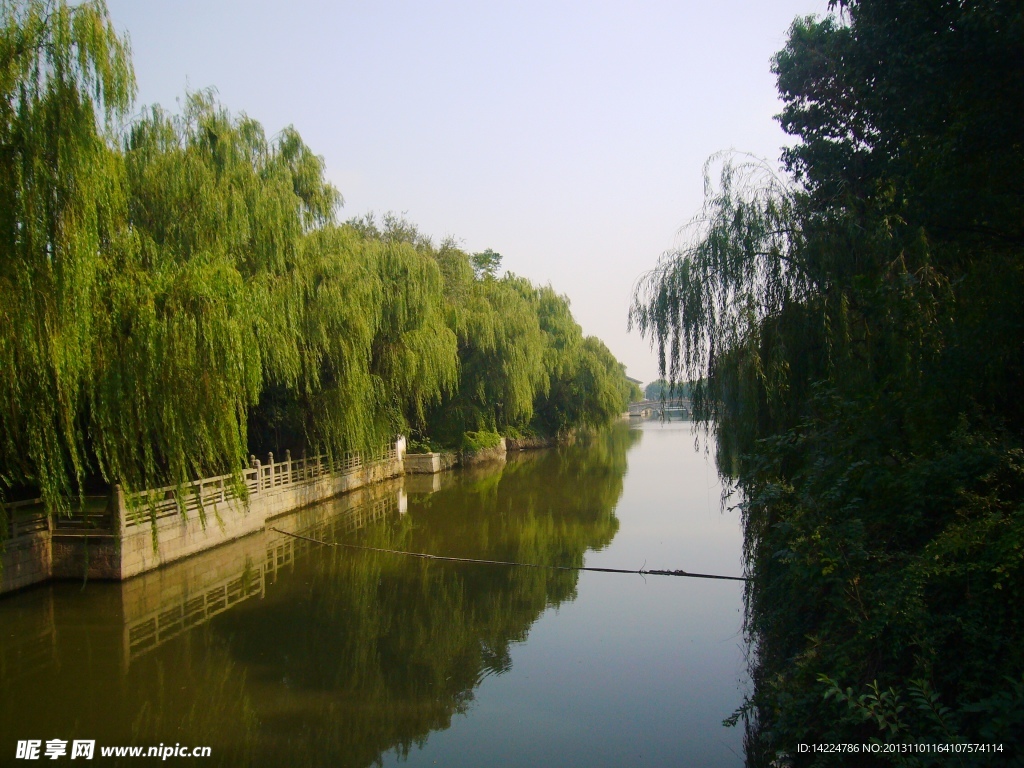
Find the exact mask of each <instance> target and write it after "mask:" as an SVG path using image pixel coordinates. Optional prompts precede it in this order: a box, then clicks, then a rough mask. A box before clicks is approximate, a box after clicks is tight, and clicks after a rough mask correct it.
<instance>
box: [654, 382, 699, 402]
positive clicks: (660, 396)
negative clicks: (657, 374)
mask: <svg viewBox="0 0 1024 768" xmlns="http://www.w3.org/2000/svg"><path fill="white" fill-rule="evenodd" d="M692 393H693V384H692V383H690V382H689V381H684V382H682V383H678V382H677V383H676V384H675V385H671V384H669V383H668V382H667V381H665V379H657V380H656V381H652V382H651V383H650V384H648V385H647V386H646V387H644V392H643V395H644V397H645V398H646V399H648V400H667V399H669V398H672V397H691V396H692Z"/></svg>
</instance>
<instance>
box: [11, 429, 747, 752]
mask: <svg viewBox="0 0 1024 768" xmlns="http://www.w3.org/2000/svg"><path fill="white" fill-rule="evenodd" d="M719 497H720V486H719V484H718V480H717V475H716V473H715V470H714V466H713V461H712V460H711V459H710V458H709V457H708V456H707V455H706V454H705V452H704V451H703V450H701V449H695V447H694V435H693V433H692V432H691V427H690V424H689V423H688V422H670V423H666V424H662V423H657V422H648V423H646V424H645V425H644V426H643V427H641V428H632V429H630V428H628V427H627V426H626V425H625V424H622V425H619V426H618V427H616V428H615V429H613V430H610V431H609V432H607V433H605V434H603V435H601V436H599V437H597V438H594V439H591V440H588V441H581V442H579V443H577V444H576V445H573V446H569V447H565V448H560V449H557V450H546V451H537V452H528V453H523V454H513V455H510V460H509V461H508V463H507V464H505V465H504V466H492V467H484V468H476V469H472V470H457V471H454V472H450V473H446V474H444V475H442V476H433V477H422V476H420V477H407V478H405V479H404V480H397V481H391V482H388V483H384V484H382V485H379V486H375V487H374V488H371V489H363V490H361V491H357V492H355V493H353V494H349V495H347V496H345V497H341V498H338V499H335V500H332V501H330V502H328V503H325V504H321V505H319V506H317V507H312V508H309V509H306V510H301V511H299V512H296V513H294V515H295V516H296V517H295V519H294V520H293V521H292V522H293V523H294V524H293V525H291V526H289V528H290V529H292V530H298V531H301V532H302V534H303V535H305V536H308V537H310V538H313V539H317V540H321V541H327V542H333V543H339V544H348V545H357V546H359V547H374V548H377V549H391V550H404V551H415V552H426V553H433V554H438V555H446V556H453V557H462V558H474V559H488V560H502V561H516V562H521V563H532V564H538V565H559V566H581V565H586V566H588V567H611V568H623V569H643V568H647V569H650V568H662V569H685V570H688V571H692V572H703V573H718V574H725V575H739V574H740V570H741V566H740V551H741V535H740V528H739V522H738V520H737V516H736V513H734V512H724V513H723V512H722V511H721V509H720V502H719ZM741 607H742V584H741V582H737V581H709V580H704V579H689V578H680V577H667V576H653V575H646V576H640V575H622V574H610V573H598V572H580V571H575V570H555V569H547V568H527V567H509V566H503V565H482V564H473V563H453V562H437V561H429V560H421V559H414V558H409V557H404V556H400V555H395V554H391V553H387V552H380V551H373V550H369V549H357V548H353V547H345V546H320V545H317V544H313V543H310V542H309V541H307V540H305V539H297V538H295V537H292V536H287V535H284V534H281V533H277V532H275V531H272V530H268V531H266V532H265V533H263V534H259V535H256V536H250V537H247V538H246V539H242V540H239V541H236V542H233V543H231V544H228V545H226V546H224V547H220V548H218V549H217V550H213V551H211V552H207V553H204V554H203V555H200V556H198V557H194V558H190V559H188V560H186V561H183V562H180V563H177V564H174V565H172V566H170V567H167V568H164V569H161V570H159V571H156V572H152V573H150V574H146V575H144V576H142V577H139V578H136V579H133V580H130V581H128V582H123V583H119V584H114V583H98V582H90V583H88V584H82V583H81V582H77V583H70V582H65V583H55V584H49V585H44V586H40V587H37V588H33V589H29V590H25V591H22V592H20V593H16V594H14V595H9V596H6V597H4V598H0V695H2V698H0V750H2V752H0V764H7V763H8V762H13V758H14V755H15V749H16V744H17V741H19V740H28V739H37V740H40V741H41V742H42V743H43V745H44V746H45V743H46V741H47V740H51V739H62V740H67V741H69V742H70V741H71V740H74V739H85V740H95V742H96V745H97V746H96V759H95V761H94V763H93V764H107V763H108V762H114V761H106V762H105V761H104V760H103V759H102V758H101V757H100V748H101V747H103V746H143V747H149V746H157V745H181V746H188V747H194V746H209V747H210V748H211V753H212V757H211V758H210V759H205V760H195V759H193V760H190V761H188V762H190V763H191V764H197V763H198V764H209V765H221V764H223V765H257V766H278V765H280V766H299V767H301V766H358V767H360V768H361V767H362V766H369V765H373V764H375V763H378V764H380V763H382V764H383V765H385V766H399V765H402V766H421V765H423V766H435V765H437V766H549V765H550V766H586V767H587V768H597V767H600V766H632V765H647V766H676V765H702V766H739V765H742V762H743V761H742V732H741V730H740V729H737V728H726V727H723V726H722V720H723V718H725V717H727V716H728V715H729V714H730V713H731V712H732V711H733V710H734V709H735V708H736V707H737V706H738V705H739V703H740V701H741V699H742V695H743V690H744V689H745V685H746V675H745V671H744V670H745V665H744V659H743V644H742V636H741V633H740V626H741V618H742V614H741ZM8 758H11V759H10V760H9V759H8ZM64 759H68V758H67V757H65V758H64ZM154 759H155V758H150V760H149V761H146V760H142V761H141V762H140V761H139V760H138V759H135V760H125V761H124V763H125V764H146V763H147V762H153V760H154ZM169 762H172V763H173V762H175V760H174V759H173V758H172V759H171V760H170V761H169Z"/></svg>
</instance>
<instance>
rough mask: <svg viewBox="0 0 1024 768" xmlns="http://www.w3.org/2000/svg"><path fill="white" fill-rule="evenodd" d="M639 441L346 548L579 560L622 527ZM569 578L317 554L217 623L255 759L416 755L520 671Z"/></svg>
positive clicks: (416, 503)
mask: <svg viewBox="0 0 1024 768" xmlns="http://www.w3.org/2000/svg"><path fill="white" fill-rule="evenodd" d="M640 434H641V433H640V432H639V431H635V430H634V431H630V430H628V429H622V428H619V429H615V430H612V431H610V432H607V433H605V434H602V435H600V436H598V437H595V438H592V439H590V440H587V441H585V442H581V443H580V444H577V445H573V446H569V447H565V448H561V449H558V450H557V451H546V452H542V453H534V454H526V455H523V456H519V457H513V459H512V460H511V461H510V462H509V463H508V464H506V465H505V466H504V467H501V468H484V469H479V470H474V471H466V472H462V473H460V477H459V481H458V482H457V483H455V484H453V485H451V486H450V487H448V488H446V489H444V490H441V491H439V492H437V493H435V494H433V495H430V496H426V497H415V496H414V497H413V498H411V500H410V505H409V514H407V515H404V516H401V517H399V518H393V519H389V520H387V521H384V522H382V523H380V524H377V525H373V526H370V527H368V528H366V529H363V530H361V531H358V532H356V533H355V534H353V535H352V536H351V537H349V538H348V539H346V540H347V541H349V542H351V543H359V544H365V545H368V546H373V547H381V548H388V549H401V550H407V551H415V552H429V553H432V554H441V555H451V556H456V557H473V558H481V559H495V560H515V561H518V562H526V563H539V564H555V565H582V564H583V558H584V554H585V552H586V551H587V550H588V549H601V548H603V547H605V546H607V545H608V544H609V543H610V542H611V540H612V538H613V537H614V535H615V533H616V531H617V529H618V521H617V520H616V518H615V514H614V510H615V505H616V503H617V502H618V499H619V497H620V495H621V492H622V481H623V476H624V474H625V469H626V451H627V450H628V448H629V447H630V446H631V445H632V444H633V443H635V442H636V441H637V440H638V439H639V437H640ZM577 578H578V575H577V574H576V573H574V572H571V571H552V570H546V569H538V568H509V567H499V566H484V565H473V564H463V563H437V562H425V561H423V560H418V559H415V558H404V557H401V556H398V555H392V554H385V553H377V552H361V551H357V550H351V549H341V548H323V549H321V550H320V551H318V552H316V553H314V555H313V556H311V557H308V558H307V559H306V560H304V561H301V562H300V563H299V564H298V565H297V567H296V569H295V572H294V573H293V574H292V575H291V576H290V577H288V578H287V579H286V580H285V582H284V583H282V584H281V585H280V586H281V587H284V588H275V589H270V590H268V593H267V597H266V599H265V600H264V601H262V603H251V604H246V605H243V606H240V607H239V609H238V610H237V611H233V612H231V613H229V614H225V615H224V616H221V617H218V618H217V619H216V620H215V622H214V623H215V624H216V625H217V627H218V631H219V632H222V633H225V634H227V635H229V636H230V637H231V638H232V640H231V649H232V654H233V656H234V658H235V660H236V661H237V662H238V663H240V664H241V665H242V666H244V667H245V668H246V669H247V670H248V684H247V690H248V692H249V695H250V697H251V699H252V700H253V701H254V702H255V707H256V715H257V719H258V721H259V724H260V727H259V729H258V739H259V742H258V745H257V747H256V749H255V750H254V754H255V756H256V758H257V762H258V763H259V764H265V765H276V764H283V761H287V762H288V763H290V764H293V765H320V764H324V765H326V764H331V765H345V766H364V765H370V764H372V763H374V762H377V761H378V760H379V758H380V755H381V754H382V753H383V752H385V751H388V750H392V749H393V750H397V751H398V752H399V754H407V753H408V751H409V750H410V749H411V748H413V747H414V746H415V745H417V744H421V743H423V742H424V741H425V740H426V738H427V736H428V735H429V734H430V732H431V731H434V730H438V729H444V728H447V727H448V726H449V725H450V723H451V720H452V717H453V716H454V715H457V714H461V713H464V712H465V711H466V710H467V708H468V707H469V706H470V703H471V702H472V700H473V691H474V689H475V688H476V686H477V685H479V683H480V682H481V680H483V679H484V678H485V677H486V676H488V675H492V674H501V673H502V672H504V671H506V670H508V669H509V668H510V666H511V658H510V646H511V644H512V643H515V642H521V641H523V640H525V639H526V636H527V633H528V631H529V629H530V627H531V625H532V624H533V623H534V622H535V621H536V620H537V618H538V617H539V616H540V615H541V613H542V612H543V611H544V610H545V609H546V608H547V607H549V606H557V605H559V604H560V603H562V602H564V601H566V600H572V599H573V598H574V597H575V595H576V592H575V590H576V583H577Z"/></svg>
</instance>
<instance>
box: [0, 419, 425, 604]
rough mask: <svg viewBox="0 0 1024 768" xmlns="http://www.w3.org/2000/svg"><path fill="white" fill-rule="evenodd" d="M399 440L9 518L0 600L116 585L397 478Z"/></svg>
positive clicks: (21, 511)
mask: <svg viewBox="0 0 1024 768" xmlns="http://www.w3.org/2000/svg"><path fill="white" fill-rule="evenodd" d="M404 459H405V439H404V438H399V439H398V440H397V441H396V442H395V444H394V445H393V446H392V447H391V449H390V450H389V451H388V452H386V453H385V454H384V455H383V456H382V457H380V458H379V459H376V460H374V461H364V460H363V459H362V457H360V456H359V455H358V454H345V455H343V456H339V457H331V456H316V457H313V458H302V459H298V460H295V461H293V460H292V458H291V456H290V454H288V453H287V452H286V453H285V460H284V461H275V460H274V455H273V454H269V456H268V460H267V462H266V463H262V462H260V461H258V460H256V459H255V458H253V460H252V466H251V467H249V468H248V469H246V470H244V471H243V472H242V473H241V484H239V483H238V479H237V478H234V477H233V476H231V475H223V476H219V477H212V478H203V479H201V480H197V481H195V482H193V483H189V484H187V485H184V486H180V487H179V486H167V487H164V488H156V489H150V490H147V491H143V492H141V493H137V494H133V495H131V496H127V495H126V494H124V493H123V492H122V491H121V489H120V487H119V486H115V487H114V489H113V490H112V491H111V494H110V498H109V500H108V502H107V504H106V507H105V508H104V509H103V511H102V512H101V513H97V512H96V510H95V509H91V510H87V512H86V513H85V514H76V515H73V516H71V517H69V518H58V519H56V520H52V519H50V518H49V517H47V516H46V515H45V513H44V512H42V511H41V506H40V505H38V504H37V505H24V506H23V507H21V508H15V509H12V512H11V514H10V516H9V517H10V519H9V521H8V525H9V526H10V529H9V531H8V538H7V540H6V541H5V542H4V547H3V550H2V553H0V567H2V571H0V594H4V593H6V592H12V591H14V590H17V589H21V588H23V587H28V586H31V585H33V584H38V583H41V582H45V581H49V580H51V579H83V578H84V579H101V580H113V581H122V580H125V579H129V578H131V577H133V576H136V575H139V574H142V573H146V572H148V571H152V570H155V569H157V568H160V567H161V566H164V565H167V564H169V563H172V562H175V561H178V560H181V559H184V558H187V557H189V556H191V555H195V554H197V553H199V552H203V551H206V550H209V549H214V548H216V547H219V546H221V545H222V544H225V543H227V542H229V541H233V540H235V539H239V538H242V537H244V536H247V535H249V534H251V533H255V532H257V531H260V530H262V529H263V528H264V527H265V526H266V524H267V522H268V521H270V520H272V519H274V518H276V517H278V516H280V515H283V514H287V513H289V512H292V511H294V510H296V509H301V508H303V507H308V506H311V505H313V504H316V503H318V502H321V501H324V500H326V499H329V498H332V497H334V496H338V495H341V494H343V493H346V492H348V491H351V490H355V489H357V488H361V487H363V486H367V485H373V484H376V483H380V482H381V481H383V480H387V479H389V478H393V477H398V476H400V475H402V474H404V473H405V467H404Z"/></svg>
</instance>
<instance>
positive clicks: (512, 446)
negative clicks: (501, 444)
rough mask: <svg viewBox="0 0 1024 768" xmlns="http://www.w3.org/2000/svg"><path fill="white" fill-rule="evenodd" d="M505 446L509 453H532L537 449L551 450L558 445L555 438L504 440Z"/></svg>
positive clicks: (510, 438)
mask: <svg viewBox="0 0 1024 768" xmlns="http://www.w3.org/2000/svg"><path fill="white" fill-rule="evenodd" d="M505 445H506V447H507V448H508V450H510V451H533V450H537V449H539V448H553V447H554V446H556V445H558V438H556V437H520V438H512V437H509V438H506V439H505Z"/></svg>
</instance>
